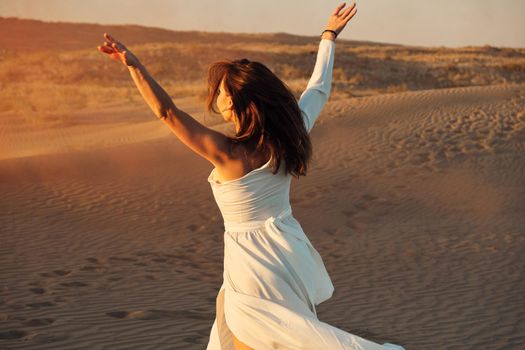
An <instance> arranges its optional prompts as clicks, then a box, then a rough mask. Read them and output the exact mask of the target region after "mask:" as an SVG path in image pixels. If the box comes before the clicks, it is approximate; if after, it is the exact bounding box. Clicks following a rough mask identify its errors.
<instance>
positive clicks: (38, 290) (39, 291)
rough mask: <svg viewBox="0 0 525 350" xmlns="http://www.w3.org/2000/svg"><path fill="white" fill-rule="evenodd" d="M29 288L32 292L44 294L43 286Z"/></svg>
mask: <svg viewBox="0 0 525 350" xmlns="http://www.w3.org/2000/svg"><path fill="white" fill-rule="evenodd" d="M29 290H30V291H31V292H33V293H34V294H38V295H41V294H45V292H46V290H45V289H44V288H39V287H36V288H30V289H29Z"/></svg>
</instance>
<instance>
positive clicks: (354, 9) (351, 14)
mask: <svg viewBox="0 0 525 350" xmlns="http://www.w3.org/2000/svg"><path fill="white" fill-rule="evenodd" d="M356 12H357V7H355V6H353V7H351V8H349V9H348V10H346V11H345V12H344V14H343V17H342V18H343V20H344V21H349V20H350V19H351V18H352V17H354V15H355V14H356Z"/></svg>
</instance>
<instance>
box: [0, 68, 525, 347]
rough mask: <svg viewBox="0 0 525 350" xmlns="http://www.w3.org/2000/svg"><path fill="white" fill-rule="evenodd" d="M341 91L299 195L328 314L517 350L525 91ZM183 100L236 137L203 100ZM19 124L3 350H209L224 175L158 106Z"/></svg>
mask: <svg viewBox="0 0 525 350" xmlns="http://www.w3.org/2000/svg"><path fill="white" fill-rule="evenodd" d="M305 69H306V70H308V68H305ZM411 79H413V80H414V81H415V80H417V77H412V76H411ZM346 88H348V86H344V89H346ZM335 89H336V91H335V92H336V94H335V95H334V97H333V98H332V99H331V100H330V102H329V103H328V104H327V106H326V108H325V109H324V111H323V113H322V115H321V117H320V118H319V120H318V122H317V124H316V126H315V127H314V129H313V131H312V134H311V136H312V142H313V146H314V157H313V160H312V164H311V168H310V171H309V174H308V176H306V177H302V178H300V179H294V180H293V183H292V192H291V202H292V208H293V213H294V216H295V217H296V218H297V219H298V220H299V222H300V223H301V225H302V226H303V229H304V230H305V232H306V233H307V235H308V236H309V237H310V239H311V241H312V243H313V244H314V245H315V247H316V248H317V250H318V251H319V253H320V254H321V256H322V257H323V259H324V262H325V265H326V268H327V270H328V272H329V273H330V275H331V277H332V280H333V283H334V286H335V292H334V295H333V297H332V298H331V299H329V300H328V301H326V302H324V303H322V304H320V305H319V306H318V308H317V310H318V316H319V318H320V319H321V320H323V321H325V322H327V323H330V324H332V325H334V326H337V327H339V328H342V329H344V330H346V331H348V332H352V333H354V334H357V335H360V336H363V337H366V338H369V339H371V340H374V341H377V342H393V343H398V344H402V345H403V346H405V348H406V349H520V348H521V347H522V346H523V344H524V343H525V323H524V320H523V316H522V315H523V309H524V307H525V297H524V295H525V279H524V278H523V275H524V272H525V266H524V265H525V260H524V258H523V256H524V253H525V249H524V248H525V238H524V233H525V216H524V214H525V200H524V198H525V84H524V83H523V82H522V83H514V82H506V83H495V84H487V85H485V86H460V87H448V88H430V89H419V90H417V91H397V92H395V91H394V92H390V93H386V92H385V91H378V90H374V91H376V93H374V94H373V96H349V95H345V94H343V93H342V92H340V93H339V94H337V89H338V87H337V86H336V87H335ZM339 89H341V88H340V87H339ZM370 89H374V88H373V87H370ZM363 91H364V90H363ZM137 94H138V92H137ZM175 102H176V103H177V105H178V106H180V107H181V108H182V109H184V110H186V111H189V112H191V113H192V114H193V115H194V116H195V117H196V118H198V119H199V120H201V121H203V122H205V123H206V124H208V125H210V126H211V127H213V128H216V129H217V130H221V131H223V132H229V131H231V130H230V128H229V127H228V126H227V125H223V124H219V123H218V119H219V118H220V117H218V116H215V117H213V116H205V115H204V114H203V112H202V111H203V100H202V98H201V97H200V96H194V97H183V98H176V99H175ZM20 113H22V112H21V111H19V110H16V108H14V109H8V108H6V110H4V111H3V112H2V113H1V114H0V193H1V195H2V196H1V200H0V241H1V242H2V243H1V245H0V349H204V348H205V345H206V344H207V341H208V335H209V332H210V329H211V325H212V323H213V319H214V315H215V296H216V293H217V292H218V288H219V287H220V285H221V281H222V254H223V243H222V240H223V225H222V218H221V215H220V212H219V210H218V208H217V206H216V204H215V202H214V200H213V197H212V193H211V189H210V187H209V184H208V182H207V180H206V179H207V177H208V174H209V173H210V171H211V170H212V165H211V164H209V163H208V162H207V161H206V160H204V159H202V158H200V157H199V156H197V155H195V154H193V153H192V152H191V151H190V150H189V149H187V148H186V147H185V146H184V145H183V144H181V143H180V141H178V139H177V138H176V137H175V136H174V135H173V134H171V133H170V132H169V130H168V129H167V128H166V127H165V126H164V125H163V124H162V122H161V121H158V120H156V119H155V118H154V116H153V115H152V113H151V112H150V111H149V110H148V109H147V107H146V106H145V105H139V104H136V105H135V104H132V103H126V101H118V100H117V101H115V102H114V103H104V104H102V103H101V104H99V105H98V106H97V107H94V106H88V107H86V108H81V109H78V110H77V111H76V112H75V114H74V118H73V117H71V118H70V119H53V120H44V121H30V120H29V119H27V118H26V119H23V120H22V119H20ZM213 118H215V119H213Z"/></svg>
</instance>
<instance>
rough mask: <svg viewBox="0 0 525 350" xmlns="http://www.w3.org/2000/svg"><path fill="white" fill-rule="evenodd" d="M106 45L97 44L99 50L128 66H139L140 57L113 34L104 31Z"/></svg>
mask: <svg viewBox="0 0 525 350" xmlns="http://www.w3.org/2000/svg"><path fill="white" fill-rule="evenodd" d="M104 38H105V39H106V41H104V46H97V49H98V51H100V52H103V53H105V54H108V55H109V57H111V58H112V59H114V60H115V61H118V62H122V63H124V64H125V65H126V66H132V67H137V66H138V65H139V64H140V62H139V59H138V58H137V57H136V56H135V55H134V54H133V53H132V52H131V51H130V50H128V49H127V48H126V46H124V44H122V43H121V42H120V41H117V40H115V38H113V37H112V36H110V35H109V34H107V33H104Z"/></svg>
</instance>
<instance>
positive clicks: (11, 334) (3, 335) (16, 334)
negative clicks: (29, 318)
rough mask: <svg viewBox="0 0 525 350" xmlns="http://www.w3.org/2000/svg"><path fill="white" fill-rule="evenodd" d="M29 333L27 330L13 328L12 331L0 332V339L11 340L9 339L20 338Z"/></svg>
mask: <svg viewBox="0 0 525 350" xmlns="http://www.w3.org/2000/svg"><path fill="white" fill-rule="evenodd" d="M27 334H28V333H27V332H26V331H22V330H16V329H15V330H12V331H5V332H0V339H2V340H9V339H20V338H23V337H25V336H26V335H27Z"/></svg>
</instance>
